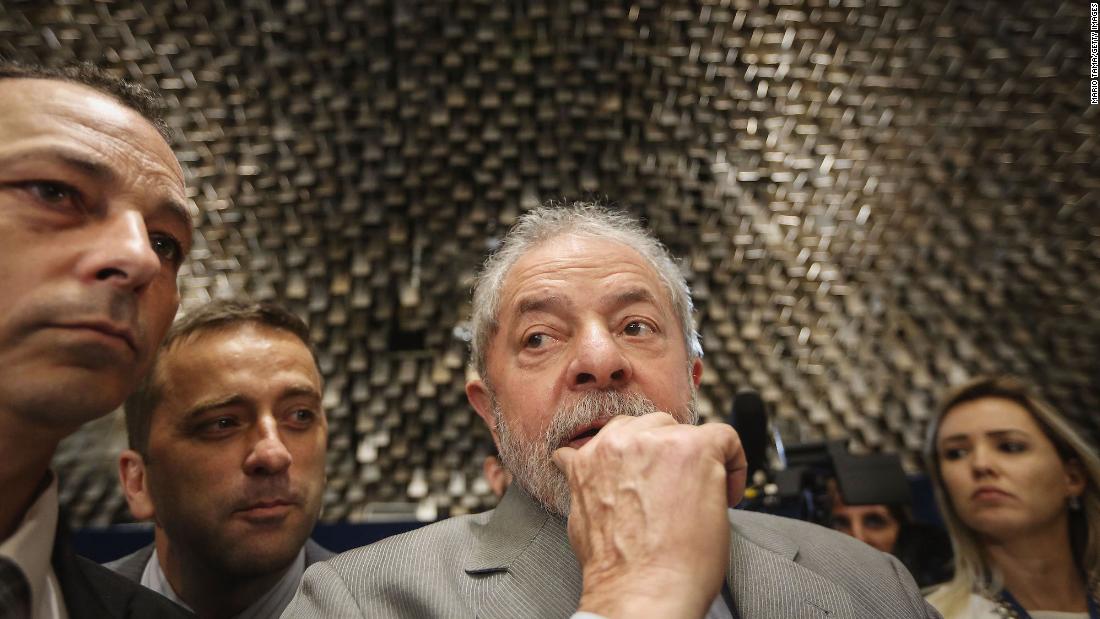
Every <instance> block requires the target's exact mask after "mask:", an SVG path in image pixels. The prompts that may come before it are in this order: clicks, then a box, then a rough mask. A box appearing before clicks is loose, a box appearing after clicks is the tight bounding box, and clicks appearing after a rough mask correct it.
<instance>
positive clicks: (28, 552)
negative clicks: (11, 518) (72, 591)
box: [0, 472, 69, 619]
mask: <svg viewBox="0 0 1100 619" xmlns="http://www.w3.org/2000/svg"><path fill="white" fill-rule="evenodd" d="M49 476H50V483H49V485H48V486H46V489H45V490H43V491H42V492H41V493H40V494H39V495H38V498H37V499H35V500H34V503H31V507H30V509H28V510H27V512H26V513H25V514H23V520H22V521H21V522H20V523H19V527H18V528H16V529H15V533H13V534H12V535H11V537H9V538H8V539H6V540H4V541H3V542H0V555H3V556H4V557H7V558H8V559H11V560H12V561H14V562H15V564H16V565H18V566H19V569H21V570H23V575H24V576H26V577H27V583H28V584H29V585H30V588H31V617H32V619H68V618H69V613H68V611H67V610H66V609H65V598H64V596H63V595H62V594H61V584H60V583H59V582H58V581H57V574H55V573H54V571H53V565H51V564H50V556H51V555H52V554H53V542H54V536H55V535H56V534H57V513H58V507H57V477H55V476H54V474H53V473H52V472H51V473H49Z"/></svg>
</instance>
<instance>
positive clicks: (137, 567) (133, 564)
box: [103, 539, 335, 582]
mask: <svg viewBox="0 0 1100 619" xmlns="http://www.w3.org/2000/svg"><path fill="white" fill-rule="evenodd" d="M153 548H154V545H153V544H149V545H148V546H145V547H144V548H141V549H139V550H137V551H134V552H132V553H130V554H128V555H126V556H125V557H122V558H121V559H115V560H114V561H111V562H110V563H104V564H103V565H104V567H107V568H109V569H112V570H114V571H115V572H116V573H118V574H119V575H120V576H124V577H125V578H128V579H130V580H132V581H134V582H141V575H142V573H143V572H145V564H146V563H148V562H149V557H151V556H152V555H153ZM305 548H306V567H309V566H311V565H313V564H314V563H317V562H318V561H324V560H325V559H330V558H332V557H333V556H335V555H333V553H332V552H330V551H328V550H325V549H324V548H322V547H321V545H320V544H318V543H317V542H315V541H313V540H312V539H307V540H306V546H305Z"/></svg>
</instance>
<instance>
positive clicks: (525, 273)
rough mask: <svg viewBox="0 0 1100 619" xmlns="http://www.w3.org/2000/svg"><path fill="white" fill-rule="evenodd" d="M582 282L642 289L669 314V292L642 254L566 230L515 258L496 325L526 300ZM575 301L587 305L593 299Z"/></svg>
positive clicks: (616, 242)
mask: <svg viewBox="0 0 1100 619" xmlns="http://www.w3.org/2000/svg"><path fill="white" fill-rule="evenodd" d="M585 281H591V282H600V283H602V284H606V285H608V286H615V287H630V288H633V289H642V290H645V291H647V292H648V293H649V295H651V296H652V297H653V300H654V301H655V302H656V303H657V304H658V305H660V306H661V308H662V309H663V310H665V311H668V312H669V313H670V315H674V311H673V308H674V304H673V302H672V294H671V289H670V287H669V285H668V284H667V283H666V282H665V281H664V279H663V278H662V277H661V274H660V272H659V271H658V269H657V268H656V266H655V265H654V264H653V263H652V262H651V261H650V260H649V259H648V258H647V257H646V256H644V255H643V254H642V253H641V252H639V251H638V250H637V249H635V248H634V247H632V246H630V245H629V244H627V243H625V242H622V241H619V240H616V239H609V238H605V237H600V236H594V235H589V234H584V233H576V232H571V233H565V234H560V235H557V236H554V237H551V238H549V239H546V240H544V241H541V242H540V243H538V244H537V245H534V246H532V247H531V248H529V249H528V250H527V251H525V252H524V253H523V254H521V255H519V256H518V257H517V258H516V260H515V261H514V262H513V263H512V265H511V266H510V267H509V268H508V270H507V272H506V273H505V274H504V277H503V278H502V282H501V285H500V291H499V296H498V299H497V304H496V308H495V310H496V311H495V314H496V322H497V323H498V325H499V324H500V323H501V322H503V321H504V320H506V319H507V314H508V313H514V312H516V311H517V310H518V309H519V307H518V305H517V301H519V300H521V299H522V298H523V297H525V296H529V295H531V294H537V293H539V292H540V291H544V292H545V291H549V290H552V289H555V288H560V287H564V286H568V285H570V284H572V283H576V282H585ZM574 301H575V302H577V303H581V304H587V303H590V302H595V301H596V298H595V297H592V298H589V297H582V298H578V299H574Z"/></svg>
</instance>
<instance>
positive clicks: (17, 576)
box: [0, 557, 31, 619]
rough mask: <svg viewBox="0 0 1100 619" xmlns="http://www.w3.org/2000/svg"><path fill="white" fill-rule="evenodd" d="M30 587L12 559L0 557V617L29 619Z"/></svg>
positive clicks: (0, 618)
mask: <svg viewBox="0 0 1100 619" xmlns="http://www.w3.org/2000/svg"><path fill="white" fill-rule="evenodd" d="M30 616H31V587H30V585H28V584H27V577H26V576H24V575H23V570H21V569H19V566H18V565H16V564H15V562H14V561H12V560H11V559H8V558H7V557H0V619H30Z"/></svg>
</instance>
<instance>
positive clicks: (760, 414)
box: [730, 389, 772, 483]
mask: <svg viewBox="0 0 1100 619" xmlns="http://www.w3.org/2000/svg"><path fill="white" fill-rule="evenodd" d="M730 425H731V426H733V429H734V430H737V434H738V435H740V437H741V448H742V449H743V450H744V451H745V460H747V461H748V478H749V480H750V483H751V480H752V479H753V475H754V474H755V473H756V471H764V472H767V469H768V456H767V453H768V444H769V443H770V442H771V440H772V436H771V434H770V433H769V432H768V407H767V405H766V404H764V400H763V399H762V398H761V397H760V394H759V393H757V392H755V391H753V390H751V389H742V390H741V391H738V392H737V395H736V396H734V398H733V410H732V411H730Z"/></svg>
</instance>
